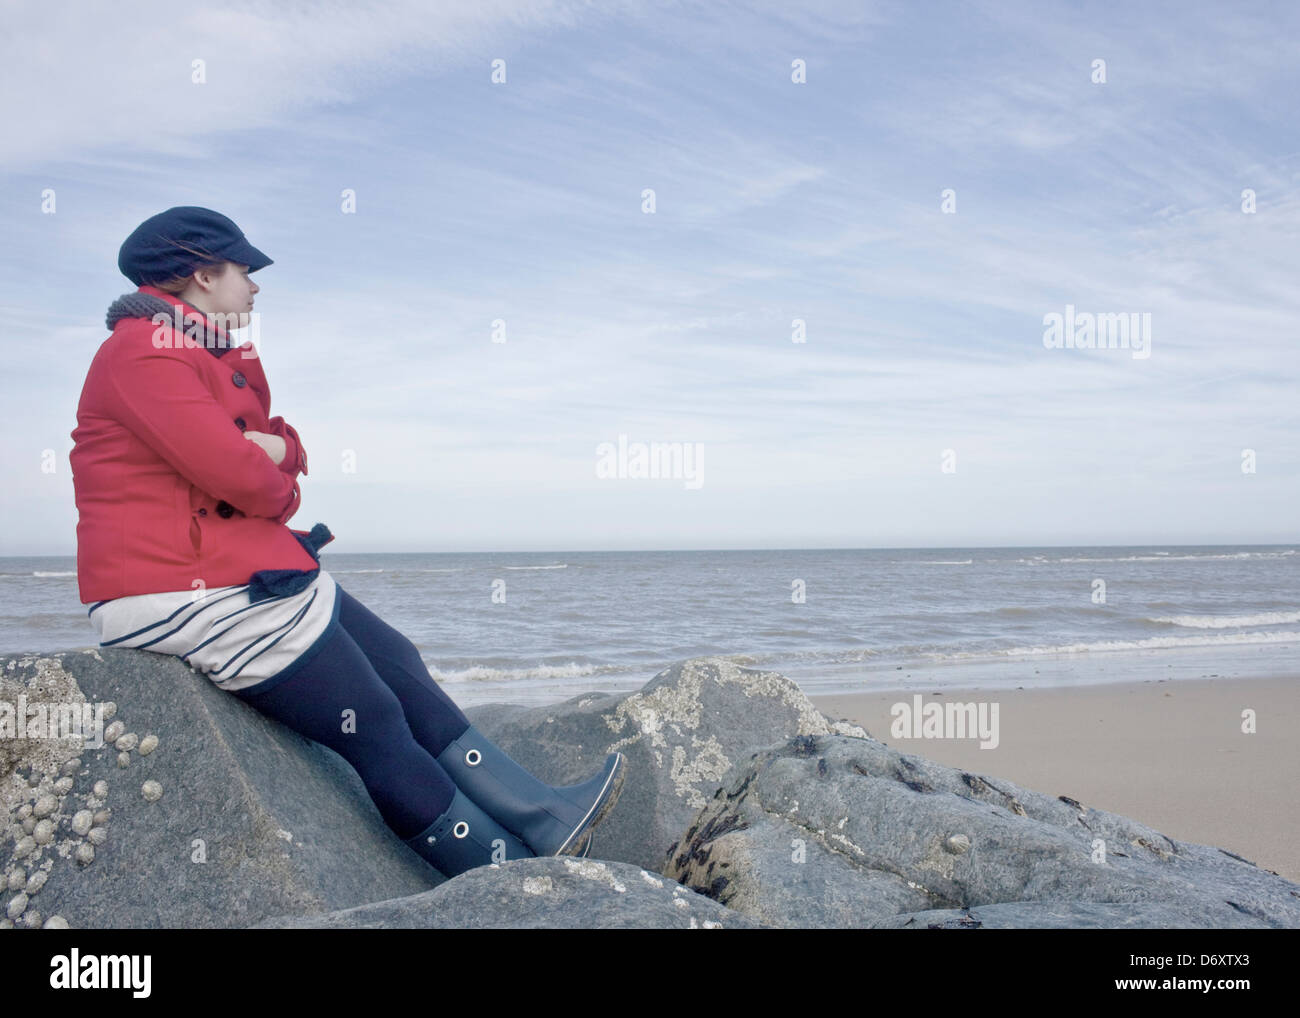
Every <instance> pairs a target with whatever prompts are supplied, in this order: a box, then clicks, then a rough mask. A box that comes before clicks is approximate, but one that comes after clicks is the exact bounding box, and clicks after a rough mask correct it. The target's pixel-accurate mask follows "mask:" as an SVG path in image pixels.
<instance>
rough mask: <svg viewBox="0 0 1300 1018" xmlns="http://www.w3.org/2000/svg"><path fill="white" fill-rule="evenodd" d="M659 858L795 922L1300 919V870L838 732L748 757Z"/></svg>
mask: <svg viewBox="0 0 1300 1018" xmlns="http://www.w3.org/2000/svg"><path fill="white" fill-rule="evenodd" d="M664 872H665V873H666V875H668V876H670V877H672V878H674V879H676V880H679V881H680V882H682V883H684V884H686V885H687V886H689V887H693V888H695V889H697V890H699V891H701V892H702V893H706V894H708V895H709V896H710V897H712V898H714V899H716V900H717V901H719V902H720V903H722V904H725V905H727V906H728V907H730V908H734V909H736V910H738V911H741V912H744V913H746V914H747V915H752V916H754V917H755V918H759V919H763V920H766V921H768V922H772V923H776V924H779V925H782V926H816V927H822V926H836V927H853V926H871V927H875V926H892V927H908V928H931V927H933V926H938V927H950V928H968V929H969V928H979V927H983V926H988V927H1010V926H1015V927H1051V926H1071V927H1078V926H1098V927H1119V926H1147V927H1168V926H1179V927H1189V928H1218V929H1222V928H1236V927H1296V926H1300V885H1296V884H1293V883H1291V882H1290V881H1287V880H1284V879H1283V878H1281V877H1279V876H1277V875H1276V874H1274V873H1271V872H1269V871H1267V870H1263V869H1260V868H1259V867H1257V866H1255V865H1254V864H1253V863H1250V862H1248V861H1246V860H1243V859H1241V858H1240V857H1238V856H1235V855H1232V854H1231V853H1228V852H1225V851H1223V850H1222V849H1217V848H1211V847H1208V846H1205V845H1195V844H1190V843H1187V842H1181V841H1175V840H1174V839H1172V838H1167V837H1165V836H1164V835H1162V834H1160V833H1159V832H1158V831H1154V830H1152V829H1151V828H1149V827H1146V826H1144V825H1142V824H1140V823H1137V822H1136V821H1133V820H1129V819H1128V818H1126V817H1122V816H1117V815H1116V814H1113V813H1106V812H1103V811H1101V810H1095V809H1090V808H1088V807H1086V806H1084V805H1082V804H1081V803H1078V802H1076V801H1074V800H1072V799H1069V798H1066V797H1064V796H1060V797H1053V796H1050V795H1044V794H1041V793H1039V792H1032V791H1029V790H1027V789H1024V788H1021V787H1019V786H1018V785H1015V784H1012V783H1011V782H1009V781H1003V780H1001V779H998V778H993V777H988V776H985V775H979V774H971V773H968V772H966V771H961V770H955V769H953V768H950V767H944V766H942V765H940V764H936V763H932V762H930V761H928V760H924V759H922V758H920V757H916V756H911V755H908V754H906V753H901V752H899V751H898V750H896V749H891V748H890V747H888V746H886V745H884V744H883V743H880V742H877V741H875V740H874V739H857V738H844V737H840V736H830V737H805V738H797V739H793V740H791V741H790V742H789V743H787V744H785V745H783V746H778V747H774V748H770V749H767V750H764V751H762V752H759V753H756V754H754V755H753V756H752V757H751V758H750V759H749V760H746V761H743V762H741V763H739V764H738V765H737V766H736V768H735V770H733V771H732V772H731V773H730V774H729V775H728V776H727V778H726V781H725V782H724V784H723V787H722V788H721V789H720V790H719V791H718V793H717V794H716V795H715V796H714V797H713V799H712V801H711V802H710V803H709V804H708V806H707V807H705V808H704V809H703V810H701V811H700V814H699V816H698V817H696V819H695V821H694V823H693V824H692V825H691V826H690V828H689V829H688V830H687V831H686V833H685V835H684V836H683V838H682V840H681V842H680V843H679V844H678V845H677V846H674V849H673V851H672V853H671V858H670V860H669V863H668V865H667V867H666V868H665V871H664Z"/></svg>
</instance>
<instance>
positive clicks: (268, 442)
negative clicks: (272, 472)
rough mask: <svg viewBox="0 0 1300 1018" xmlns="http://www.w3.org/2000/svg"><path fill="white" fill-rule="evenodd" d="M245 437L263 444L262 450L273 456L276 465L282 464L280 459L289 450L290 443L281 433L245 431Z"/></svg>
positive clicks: (272, 460)
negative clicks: (287, 442) (286, 441)
mask: <svg viewBox="0 0 1300 1018" xmlns="http://www.w3.org/2000/svg"><path fill="white" fill-rule="evenodd" d="M244 437H245V438H246V439H248V440H249V441H250V442H256V443H257V444H258V445H259V446H261V447H262V451H263V452H265V453H266V454H267V455H268V456H270V457H271V462H272V463H274V464H275V465H276V466H279V465H280V461H281V460H283V459H284V457H285V454H286V453H287V452H288V451H289V447H288V445H286V444H285V441H284V439H283V438H281V437H280V436H279V435H269V434H267V433H266V432H265V431H245V432H244Z"/></svg>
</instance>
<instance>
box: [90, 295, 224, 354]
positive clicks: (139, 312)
mask: <svg viewBox="0 0 1300 1018" xmlns="http://www.w3.org/2000/svg"><path fill="white" fill-rule="evenodd" d="M177 306H178V305H175V304H170V303H168V302H167V301H165V300H163V299H161V298H160V297H155V296H154V295H153V294H151V293H124V294H122V296H120V297H118V298H117V300H115V301H113V303H112V304H110V305H109V306H108V313H107V314H106V315H105V316H104V324H105V325H107V326H108V331H109V332H112V331H113V326H115V325H116V324H117V323H118V322H120V321H121V320H122V319H123V318H149V319H152V318H153V317H154V315H159V314H161V315H166V316H167V317H168V318H171V319H173V320H175V319H176V318H177V317H178V316H177V313H176V308H177ZM192 323H193V319H188V320H187V321H186V323H185V324H184V325H183V326H182V328H181V331H182V332H184V331H186V330H187V329H192V328H193V324H192ZM195 340H196V341H200V342H202V344H203V349H205V350H207V351H208V352H209V353H210V354H212V356H214V357H220V356H222V355H223V354H225V353H226V352H227V351H228V350H230V349H231V348H232V347H231V345H230V338H229V337H228V336H225V335H223V334H222V333H221V332H220V331H219V330H218V329H216V328H215V327H213V326H212V325H211V324H210V323H209V322H208V321H207V320H206V319H205V320H204V322H203V337H202V339H201V340H199V337H197V336H196V337H195Z"/></svg>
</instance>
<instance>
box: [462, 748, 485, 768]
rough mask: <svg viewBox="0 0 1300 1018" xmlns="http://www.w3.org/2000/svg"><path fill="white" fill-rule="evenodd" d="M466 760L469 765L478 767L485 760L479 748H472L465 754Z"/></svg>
mask: <svg viewBox="0 0 1300 1018" xmlns="http://www.w3.org/2000/svg"><path fill="white" fill-rule="evenodd" d="M465 762H466V763H467V764H469V766H471V767H477V766H478V765H479V764H480V763H482V762H483V754H482V753H480V752H479V751H478V750H477V749H471V750H470V751H469V752H468V753H466V754H465Z"/></svg>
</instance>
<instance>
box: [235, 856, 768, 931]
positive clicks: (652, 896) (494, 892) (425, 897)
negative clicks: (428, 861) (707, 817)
mask: <svg viewBox="0 0 1300 1018" xmlns="http://www.w3.org/2000/svg"><path fill="white" fill-rule="evenodd" d="M764 925H766V924H764V923H762V922H761V921H759V920H756V919H753V918H751V917H750V916H746V915H742V914H741V913H739V912H733V911H732V910H731V909H729V908H725V907H723V906H722V905H719V904H718V903H717V902H716V901H713V900H712V899H710V898H706V897H705V896H703V895H701V894H696V893H695V892H694V891H689V890H687V889H686V888H685V887H682V886H681V884H678V883H675V882H673V881H671V880H667V879H665V878H664V877H663V876H661V875H659V874H657V873H650V872H648V871H646V870H643V869H642V868H641V867H639V866H633V865H631V864H630V863H621V862H599V861H597V860H594V859H518V860H515V861H513V862H508V863H505V864H504V865H501V866H481V867H479V868H478V869H476V870H470V871H469V872H468V873H462V874H461V875H460V876H458V877H456V878H455V879H454V880H449V881H447V882H446V883H445V884H443V885H442V886H440V887H438V888H437V889H436V890H433V891H426V892H425V893H423V894H416V895H411V896H409V897H406V898H398V899H396V900H394V901H379V902H375V903H374V904H372V905H362V906H359V907H358V908H351V909H345V910H343V911H339V912H331V913H329V914H327V915H318V916H301V917H287V918H281V919H268V920H264V921H263V922H260V923H258V924H257V928H258V929H382V930H492V929H530V930H540V929H565V930H588V929H594V930H630V929H653V930H660V929H678V930H687V929H689V930H717V929H754V928H760V927H763V926H764Z"/></svg>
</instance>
